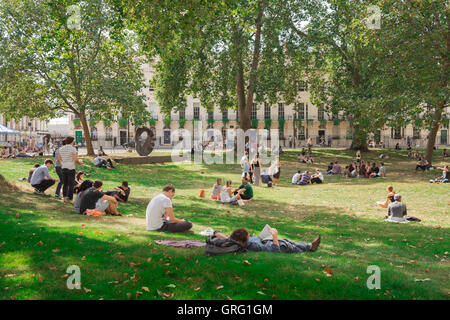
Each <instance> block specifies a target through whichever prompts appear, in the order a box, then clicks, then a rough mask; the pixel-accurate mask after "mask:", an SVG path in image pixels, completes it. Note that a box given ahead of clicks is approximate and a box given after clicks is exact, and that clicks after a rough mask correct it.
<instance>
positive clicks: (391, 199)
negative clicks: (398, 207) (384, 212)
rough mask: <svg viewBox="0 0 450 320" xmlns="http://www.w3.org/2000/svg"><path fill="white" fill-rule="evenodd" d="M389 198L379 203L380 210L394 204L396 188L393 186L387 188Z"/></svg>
mask: <svg viewBox="0 0 450 320" xmlns="http://www.w3.org/2000/svg"><path fill="white" fill-rule="evenodd" d="M387 192H388V194H387V197H386V200H385V201H377V206H378V207H380V208H387V207H388V206H389V203H390V202H394V196H395V194H396V193H395V192H394V187H393V186H389V187H387Z"/></svg>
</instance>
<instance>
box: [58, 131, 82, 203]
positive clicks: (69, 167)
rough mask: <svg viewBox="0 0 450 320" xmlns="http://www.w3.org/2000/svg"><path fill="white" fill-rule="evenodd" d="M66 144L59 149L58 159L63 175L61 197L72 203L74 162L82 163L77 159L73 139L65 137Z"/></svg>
mask: <svg viewBox="0 0 450 320" xmlns="http://www.w3.org/2000/svg"><path fill="white" fill-rule="evenodd" d="M65 141H66V144H65V145H64V146H62V147H61V148H60V149H59V154H58V161H59V162H60V163H61V168H62V176H63V198H64V202H69V203H72V199H73V187H74V183H75V163H78V164H82V163H83V162H82V161H81V160H79V159H78V152H77V149H75V147H74V141H75V139H74V138H73V137H67V138H66V139H65Z"/></svg>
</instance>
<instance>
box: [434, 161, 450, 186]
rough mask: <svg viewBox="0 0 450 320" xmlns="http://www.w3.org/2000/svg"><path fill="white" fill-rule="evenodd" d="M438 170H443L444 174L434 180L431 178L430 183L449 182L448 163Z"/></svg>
mask: <svg viewBox="0 0 450 320" xmlns="http://www.w3.org/2000/svg"><path fill="white" fill-rule="evenodd" d="M438 170H442V176H440V177H437V178H436V179H434V180H430V183H433V182H434V183H449V182H450V173H449V172H448V164H446V165H445V166H444V167H443V168H438Z"/></svg>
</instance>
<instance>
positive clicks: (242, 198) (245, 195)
mask: <svg viewBox="0 0 450 320" xmlns="http://www.w3.org/2000/svg"><path fill="white" fill-rule="evenodd" d="M210 198H211V199H212V200H219V201H220V202H222V203H228V204H232V205H243V204H244V203H246V202H249V201H251V200H252V199H253V188H252V186H251V184H250V183H249V180H248V178H247V177H243V178H242V180H241V185H240V186H239V187H238V188H233V187H232V181H231V180H227V182H226V184H225V185H223V180H222V179H221V178H218V179H217V180H216V183H215V184H214V185H213V188H212V191H211V196H210Z"/></svg>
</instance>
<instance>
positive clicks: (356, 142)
mask: <svg viewBox="0 0 450 320" xmlns="http://www.w3.org/2000/svg"><path fill="white" fill-rule="evenodd" d="M350 71H351V73H352V84H353V88H354V89H355V91H356V92H359V90H360V87H361V81H362V80H361V75H360V73H359V70H358V68H357V67H355V66H351V67H350ZM356 107H357V108H358V106H356ZM361 117H362V114H361V112H360V111H356V112H355V114H354V116H353V119H356V120H354V121H353V137H352V144H351V146H350V149H352V150H361V151H368V150H369V148H368V146H367V128H362V127H361V124H360V123H359V121H360V119H361Z"/></svg>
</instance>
